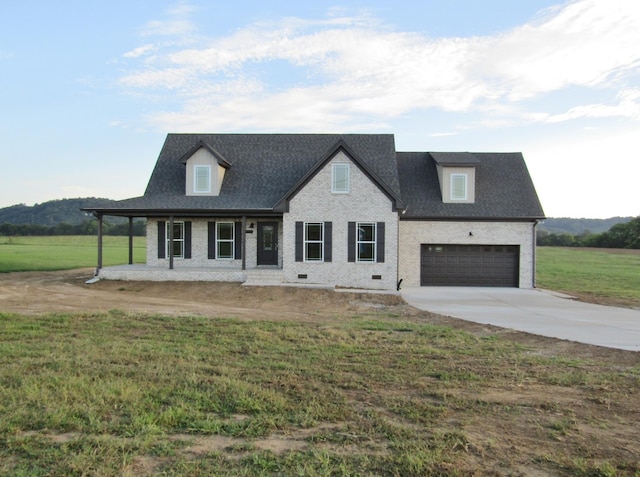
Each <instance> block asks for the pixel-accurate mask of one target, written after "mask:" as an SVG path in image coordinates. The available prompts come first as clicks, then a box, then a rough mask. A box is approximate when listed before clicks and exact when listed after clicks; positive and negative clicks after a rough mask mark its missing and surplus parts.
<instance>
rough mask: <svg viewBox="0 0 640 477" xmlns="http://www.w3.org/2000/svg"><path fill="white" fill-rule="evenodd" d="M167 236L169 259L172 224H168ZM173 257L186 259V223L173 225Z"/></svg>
mask: <svg viewBox="0 0 640 477" xmlns="http://www.w3.org/2000/svg"><path fill="white" fill-rule="evenodd" d="M166 227H167V235H166V238H167V239H166V244H167V247H166V250H167V257H168V256H170V255H169V251H170V247H171V228H170V227H171V223H170V222H167V225H166ZM173 257H174V258H184V222H174V223H173Z"/></svg>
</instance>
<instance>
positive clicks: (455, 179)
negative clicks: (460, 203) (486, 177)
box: [451, 174, 467, 200]
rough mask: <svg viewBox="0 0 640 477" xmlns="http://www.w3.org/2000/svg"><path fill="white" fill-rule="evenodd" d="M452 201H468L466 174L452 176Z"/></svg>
mask: <svg viewBox="0 0 640 477" xmlns="http://www.w3.org/2000/svg"><path fill="white" fill-rule="evenodd" d="M451 200H467V175H466V174H451Z"/></svg>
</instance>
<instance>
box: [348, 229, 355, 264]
mask: <svg viewBox="0 0 640 477" xmlns="http://www.w3.org/2000/svg"><path fill="white" fill-rule="evenodd" d="M347 261H349V262H355V261H356V223H355V222H349V225H348V229H347Z"/></svg>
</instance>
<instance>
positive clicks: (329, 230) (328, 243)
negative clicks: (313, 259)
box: [324, 222, 333, 262]
mask: <svg viewBox="0 0 640 477" xmlns="http://www.w3.org/2000/svg"><path fill="white" fill-rule="evenodd" d="M332 235H333V223H331V222H325V223H324V261H325V262H330V261H331V248H332V246H333V243H332Z"/></svg>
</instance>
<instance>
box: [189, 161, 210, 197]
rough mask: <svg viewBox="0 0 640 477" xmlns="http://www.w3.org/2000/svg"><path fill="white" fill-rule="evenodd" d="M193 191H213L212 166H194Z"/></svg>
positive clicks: (202, 192)
mask: <svg viewBox="0 0 640 477" xmlns="http://www.w3.org/2000/svg"><path fill="white" fill-rule="evenodd" d="M193 175H194V181H193V192H195V193H200V194H205V193H209V192H211V166H193Z"/></svg>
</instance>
